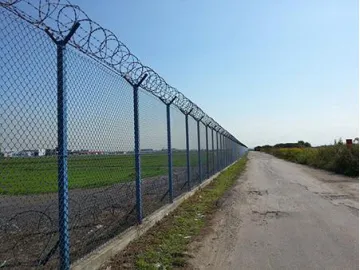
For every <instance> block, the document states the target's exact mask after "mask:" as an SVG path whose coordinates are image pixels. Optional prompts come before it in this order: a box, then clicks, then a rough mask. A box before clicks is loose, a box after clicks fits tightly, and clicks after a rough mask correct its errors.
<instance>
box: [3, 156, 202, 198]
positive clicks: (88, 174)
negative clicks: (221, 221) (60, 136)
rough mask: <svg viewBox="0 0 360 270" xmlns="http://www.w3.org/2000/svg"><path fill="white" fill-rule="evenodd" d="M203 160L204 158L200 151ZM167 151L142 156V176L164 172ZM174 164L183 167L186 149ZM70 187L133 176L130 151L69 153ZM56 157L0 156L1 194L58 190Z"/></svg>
mask: <svg viewBox="0 0 360 270" xmlns="http://www.w3.org/2000/svg"><path fill="white" fill-rule="evenodd" d="M202 161H203V164H205V162H206V155H205V151H202ZM167 162H168V157H167V153H153V154H144V155H142V156H141V176H142V178H148V177H153V176H158V175H166V174H167V172H168V168H167V166H168V163H167ZM190 163H191V164H190V166H192V167H194V166H197V164H198V160H197V152H196V151H192V152H190ZM173 167H174V168H176V167H182V168H183V167H186V153H185V152H174V153H173ZM68 173H69V188H70V189H76V188H95V187H101V186H107V185H111V184H114V183H122V182H130V181H134V179H135V164H134V156H133V155H91V156H89V155H87V156H69V158H68ZM57 175H58V173H57V157H56V156H49V157H28V158H0V194H6V195H22V194H39V193H50V192H57V189H58V186H57V185H58V184H57Z"/></svg>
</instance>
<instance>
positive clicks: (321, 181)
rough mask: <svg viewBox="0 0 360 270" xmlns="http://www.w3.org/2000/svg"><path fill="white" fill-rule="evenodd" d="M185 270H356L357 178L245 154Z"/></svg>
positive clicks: (269, 157)
mask: <svg viewBox="0 0 360 270" xmlns="http://www.w3.org/2000/svg"><path fill="white" fill-rule="evenodd" d="M248 157H249V161H248V166H247V170H246V172H245V173H244V174H243V176H242V177H240V178H239V180H238V181H237V184H236V186H235V187H234V188H233V189H232V190H231V192H230V194H229V195H228V196H227V199H226V200H225V201H224V203H223V205H222V206H221V207H220V211H218V212H217V214H216V215H215V217H214V219H213V220H212V225H211V230H210V232H209V233H208V234H207V236H206V237H205V238H203V239H201V240H200V241H199V242H194V243H192V245H191V250H192V254H194V258H193V259H191V261H190V264H191V266H190V267H189V268H191V269H358V268H359V260H358V259H359V258H358V254H359V247H358V240H359V231H358V226H359V221H358V208H359V203H358V189H359V179H358V178H350V177H345V176H340V175H334V174H332V173H329V172H326V171H321V170H315V169H312V168H309V167H306V166H303V165H298V164H294V163H290V162H287V161H284V160H280V159H277V158H275V157H273V156H271V155H268V154H264V153H259V152H251V153H249V155H248Z"/></svg>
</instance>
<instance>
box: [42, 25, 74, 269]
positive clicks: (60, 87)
mask: <svg viewBox="0 0 360 270" xmlns="http://www.w3.org/2000/svg"><path fill="white" fill-rule="evenodd" d="M79 26H80V24H79V23H78V22H76V23H74V25H73V26H72V28H71V29H70V31H69V33H68V35H67V36H66V37H65V38H64V39H63V40H57V39H56V38H55V37H54V36H53V34H52V33H50V31H48V30H45V32H46V33H47V34H48V35H49V37H50V38H51V39H52V40H53V41H54V43H55V44H56V54H57V128H58V129H57V145H58V200H59V228H58V229H59V251H60V262H59V263H60V265H59V269H61V270H68V269H70V236H69V179H68V165H67V160H68V149H67V144H68V140H67V139H68V138H67V135H68V132H67V92H66V88H65V87H64V86H65V85H64V50H65V47H66V44H67V43H68V42H69V40H70V39H71V37H72V36H73V35H74V33H75V31H76V30H77V29H78V28H79Z"/></svg>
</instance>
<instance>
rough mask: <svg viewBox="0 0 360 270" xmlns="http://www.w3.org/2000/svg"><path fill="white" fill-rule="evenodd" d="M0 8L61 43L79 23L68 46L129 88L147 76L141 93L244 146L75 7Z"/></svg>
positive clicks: (20, 2)
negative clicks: (112, 72)
mask: <svg viewBox="0 0 360 270" xmlns="http://www.w3.org/2000/svg"><path fill="white" fill-rule="evenodd" d="M0 7H3V8H5V9H7V10H8V11H10V12H12V13H14V14H16V15H17V16H18V17H20V18H22V19H23V20H25V21H27V22H29V23H31V24H32V25H34V26H35V27H37V28H40V29H42V30H47V31H49V32H51V33H52V34H53V35H54V37H56V38H58V39H64V38H65V37H66V35H67V34H68V33H69V31H70V29H71V28H72V27H73V25H74V24H75V23H76V22H78V23H80V27H79V29H78V30H77V31H76V33H75V35H73V36H72V38H71V39H70V41H69V44H70V45H71V46H73V47H75V48H76V49H78V50H80V51H81V52H83V53H85V54H86V55H88V56H90V57H92V58H95V59H96V60H98V61H100V62H102V63H104V64H105V65H106V66H108V67H110V68H112V69H113V70H115V71H116V72H117V73H120V75H122V76H123V77H126V79H127V80H129V81H130V82H131V83H132V84H137V83H138V82H139V81H140V79H141V78H142V77H143V76H144V75H145V74H147V77H146V79H145V80H144V81H143V82H142V83H141V85H140V87H141V88H142V89H144V90H146V91H148V92H150V93H152V94H153V95H154V96H156V97H158V98H160V99H161V100H162V101H164V102H165V103H167V102H170V101H171V100H173V99H174V98H175V100H174V102H173V104H174V105H175V106H176V107H177V108H179V109H180V110H181V111H182V112H183V113H185V114H187V113H189V115H191V116H192V117H193V118H194V119H195V120H199V119H202V122H203V123H206V125H208V126H210V127H211V128H213V129H215V130H217V131H219V132H220V133H221V134H223V135H224V136H226V137H228V138H229V139H231V140H233V141H235V142H237V143H239V144H241V145H242V146H245V145H244V144H242V143H241V142H240V141H238V140H237V139H236V138H235V137H234V136H233V135H231V134H230V133H229V132H228V131H227V130H225V129H224V128H223V127H222V126H221V125H220V124H219V123H217V122H216V121H215V120H214V119H212V118H211V117H210V116H208V115H207V114H206V113H205V112H204V111H203V110H202V109H201V108H200V107H198V106H197V105H196V104H195V103H194V102H192V101H191V100H190V99H188V98H187V97H186V96H185V95H183V94H182V93H181V92H180V91H178V90H177V89H176V88H175V87H172V86H170V85H169V84H168V83H167V82H166V81H165V80H164V79H163V78H162V77H161V76H160V75H159V74H157V73H156V72H155V71H154V70H153V69H152V68H150V67H148V66H145V65H143V64H142V63H141V62H140V60H139V59H138V58H137V57H136V56H135V55H133V54H132V53H131V52H130V50H129V49H128V48H127V47H126V45H125V44H124V43H122V42H121V41H120V40H119V39H118V38H117V36H116V35H115V34H114V33H113V32H112V31H110V30H108V29H106V28H104V27H102V26H100V25H99V24H98V23H97V22H95V21H93V20H91V19H90V18H89V17H88V15H87V14H86V13H85V12H84V11H83V10H81V8H80V7H79V6H77V5H73V4H71V3H70V2H68V1H66V0H32V1H27V0H0ZM245 147H246V146H245Z"/></svg>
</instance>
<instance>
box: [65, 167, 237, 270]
mask: <svg viewBox="0 0 360 270" xmlns="http://www.w3.org/2000/svg"><path fill="white" fill-rule="evenodd" d="M235 162H236V161H235ZM235 162H234V163H235ZM234 163H232V164H230V165H229V166H228V167H230V166H231V165H233V164H234ZM228 167H226V168H224V169H223V170H222V171H224V170H226V169H227V168H228ZM222 171H220V172H218V173H216V174H214V175H213V176H212V177H210V178H209V179H207V180H205V181H204V182H202V183H201V184H200V185H198V186H197V187H194V188H193V189H192V190H191V191H189V192H187V193H184V194H183V195H181V196H179V197H178V198H176V199H175V200H174V202H173V203H172V204H167V205H165V206H163V207H161V208H160V209H158V210H157V211H155V212H154V213H152V214H151V215H150V216H148V217H146V218H144V219H143V223H142V224H141V225H135V226H132V227H130V228H128V229H127V230H125V231H124V232H123V233H121V234H119V235H118V236H116V237H114V238H113V239H111V240H109V241H108V242H106V243H105V244H103V245H102V246H100V247H98V248H97V249H95V250H93V251H92V252H90V253H89V254H88V255H86V256H85V257H83V258H81V259H79V260H77V261H76V262H74V263H73V264H72V265H71V269H74V270H85V269H86V270H96V269H99V268H100V267H101V266H102V265H103V264H104V263H106V262H107V261H109V260H110V259H111V258H112V257H113V256H115V255H116V254H117V253H119V252H121V251H122V250H124V249H125V248H126V247H127V245H128V244H129V243H130V242H132V241H134V240H136V239H137V238H138V237H140V236H141V235H143V234H144V233H146V232H147V231H148V230H149V229H150V228H151V227H153V226H154V225H155V224H156V223H157V222H158V221H160V220H162V219H163V218H164V217H165V216H167V215H168V214H170V213H171V212H172V211H174V210H175V209H176V208H177V207H178V206H179V205H180V204H181V203H183V202H184V201H185V200H186V199H188V198H189V197H191V196H193V195H194V194H195V193H196V192H197V191H198V190H199V189H202V188H204V187H205V186H207V185H208V184H210V183H211V182H212V181H213V180H214V179H215V178H216V177H217V176H218V175H219V174H220V173H221V172H222Z"/></svg>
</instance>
